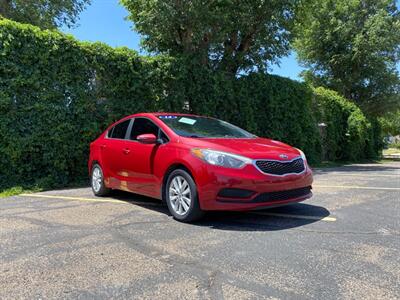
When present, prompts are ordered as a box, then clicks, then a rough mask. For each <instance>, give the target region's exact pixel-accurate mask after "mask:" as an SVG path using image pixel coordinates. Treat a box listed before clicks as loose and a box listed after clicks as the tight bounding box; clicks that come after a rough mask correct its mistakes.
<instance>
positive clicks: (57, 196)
mask: <svg viewBox="0 0 400 300" xmlns="http://www.w3.org/2000/svg"><path fill="white" fill-rule="evenodd" d="M19 196H22V197H33V198H48V199H64V200H75V201H88V202H111V203H123V201H121V200H115V199H109V198H105V199H94V198H82V197H69V196H59V195H43V194H20V195H19Z"/></svg>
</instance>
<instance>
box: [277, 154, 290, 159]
mask: <svg viewBox="0 0 400 300" xmlns="http://www.w3.org/2000/svg"><path fill="white" fill-rule="evenodd" d="M279 157H280V158H282V159H288V156H287V155H286V154H279Z"/></svg>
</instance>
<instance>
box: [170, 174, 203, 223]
mask: <svg viewBox="0 0 400 300" xmlns="http://www.w3.org/2000/svg"><path fill="white" fill-rule="evenodd" d="M175 178H176V180H179V179H181V178H184V179H185V180H186V182H187V184H188V185H189V187H190V191H189V192H190V200H191V201H190V205H187V202H185V204H186V206H188V207H189V208H188V210H187V211H186V212H185V213H182V214H179V213H178V212H177V211H176V205H175V204H176V202H175V204H173V200H172V201H171V199H172V198H173V197H174V196H171V195H170V187H171V184H172V185H173V180H174V179H175ZM164 196H165V202H166V203H167V206H168V210H169V212H170V213H171V215H172V216H173V217H174V219H176V220H178V221H181V222H186V223H188V222H194V221H196V220H199V219H201V218H202V217H203V216H204V211H202V210H201V208H200V204H199V199H198V195H197V188H196V184H195V182H194V180H193V178H192V176H190V174H189V173H188V172H186V171H185V170H182V169H177V170H174V171H172V172H171V174H169V176H168V180H167V183H166V186H165V195H164ZM181 197H182V196H181ZM184 198H186V199H187V197H184ZM175 201H181V203H183V200H175ZM182 207H183V206H182Z"/></svg>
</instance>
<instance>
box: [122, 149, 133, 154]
mask: <svg viewBox="0 0 400 300" xmlns="http://www.w3.org/2000/svg"><path fill="white" fill-rule="evenodd" d="M122 151H123V152H124V154H129V152H131V150H130V149H129V148H125V149H124V150H122Z"/></svg>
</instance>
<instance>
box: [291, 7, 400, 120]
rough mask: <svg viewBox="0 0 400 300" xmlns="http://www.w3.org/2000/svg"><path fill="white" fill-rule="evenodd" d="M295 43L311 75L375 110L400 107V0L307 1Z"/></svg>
mask: <svg viewBox="0 0 400 300" xmlns="http://www.w3.org/2000/svg"><path fill="white" fill-rule="evenodd" d="M296 20H297V22H296V25H295V28H296V38H295V43H294V46H295V48H296V50H297V53H298V57H299V59H300V61H302V62H303V64H304V65H305V66H306V67H308V68H309V71H307V72H306V74H304V75H305V78H306V80H307V81H311V82H312V83H313V84H314V85H315V86H321V85H322V86H325V87H328V88H331V89H334V90H336V91H337V92H339V93H340V94H341V95H342V96H344V97H345V98H347V99H350V100H352V101H354V102H355V103H357V104H358V105H360V106H361V107H362V108H363V109H364V110H366V111H368V113H370V114H373V115H379V114H382V113H384V112H386V111H389V110H391V109H392V108H393V107H399V106H400V78H399V73H398V71H397V69H396V63H398V62H399V57H400V12H399V10H398V8H397V7H396V1H395V0H321V1H304V2H303V6H302V7H301V9H299V12H298V13H297V18H296Z"/></svg>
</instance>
